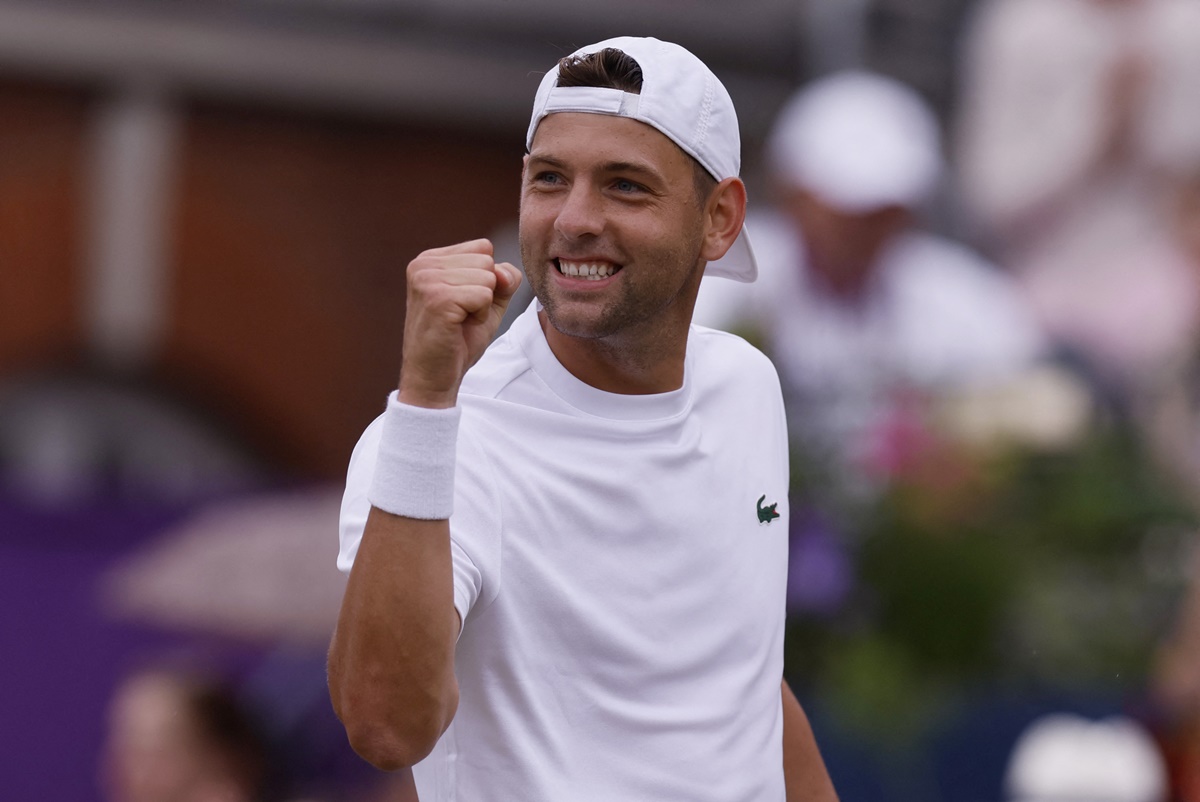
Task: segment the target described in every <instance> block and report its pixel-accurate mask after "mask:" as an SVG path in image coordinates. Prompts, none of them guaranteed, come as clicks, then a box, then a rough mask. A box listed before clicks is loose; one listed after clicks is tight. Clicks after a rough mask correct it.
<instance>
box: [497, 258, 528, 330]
mask: <svg viewBox="0 0 1200 802" xmlns="http://www.w3.org/2000/svg"><path fill="white" fill-rule="evenodd" d="M520 286H521V271H520V270H518V269H517V268H515V267H513V266H512V265H511V264H509V263H508V262H498V263H497V264H496V289H495V290H493V292H492V311H493V312H494V313H495V315H496V318H497V319H499V318H501V317H503V316H504V312H505V311H506V310H507V309H508V303H509V301H511V300H512V298H513V295H515V294H516V292H517V288H518V287H520Z"/></svg>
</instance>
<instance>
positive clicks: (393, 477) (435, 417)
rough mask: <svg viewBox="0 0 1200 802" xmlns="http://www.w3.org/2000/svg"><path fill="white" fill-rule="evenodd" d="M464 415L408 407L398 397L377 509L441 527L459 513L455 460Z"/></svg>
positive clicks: (379, 468)
mask: <svg viewBox="0 0 1200 802" xmlns="http://www.w3.org/2000/svg"><path fill="white" fill-rule="evenodd" d="M461 417H462V410H461V409H459V408H458V407H450V408H449V409H428V408H426V407H414V406H410V405H408V404H403V403H401V402H400V401H399V400H397V398H396V392H395V391H393V392H392V394H391V395H389V396H388V403H387V411H386V412H384V413H383V434H382V436H381V437H380V440H379V456H378V458H377V459H376V461H375V476H374V477H373V478H372V480H371V489H370V491H369V492H368V494H367V498H368V499H370V501H371V505H372V506H374V507H378V508H379V509H381V510H383V511H384V512H390V513H392V514H393V515H403V516H404V517H406V518H420V519H423V520H427V521H436V520H440V519H442V518H449V517H450V513H451V512H452V511H453V508H454V455H455V447H456V445H457V442H458V421H459V418H461Z"/></svg>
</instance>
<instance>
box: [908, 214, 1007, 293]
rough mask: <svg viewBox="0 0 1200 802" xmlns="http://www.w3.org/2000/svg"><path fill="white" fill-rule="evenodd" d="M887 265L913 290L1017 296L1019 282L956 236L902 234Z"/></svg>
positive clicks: (919, 232)
mask: <svg viewBox="0 0 1200 802" xmlns="http://www.w3.org/2000/svg"><path fill="white" fill-rule="evenodd" d="M888 266H889V269H890V270H893V271H895V273H896V277H897V278H898V279H901V280H902V282H903V283H904V284H905V285H906V286H909V287H911V288H912V289H913V290H914V291H917V290H920V291H922V292H935V291H937V290H941V291H942V292H943V293H947V294H949V293H953V294H954V295H956V296H958V297H959V299H960V300H961V299H962V297H963V296H964V295H965V296H967V297H968V298H976V297H977V298H979V300H981V301H986V300H994V298H992V297H991V296H1002V297H1008V296H1015V295H1016V294H1017V288H1016V284H1015V283H1014V282H1013V281H1012V279H1011V278H1010V277H1009V276H1008V274H1007V273H1005V272H1004V271H1003V269H1001V268H1000V267H999V266H997V265H995V264H993V263H992V262H989V261H988V260H987V259H985V258H983V256H981V255H980V254H979V253H978V252H976V251H974V250H972V249H971V248H969V247H967V246H966V245H962V244H960V243H958V242H954V241H953V240H948V239H945V238H943V237H939V236H935V235H933V234H929V233H926V232H922V231H913V232H910V233H908V234H905V235H904V236H903V237H901V238H900V239H899V240H898V241H897V243H896V245H895V246H894V247H893V248H892V249H891V252H890V253H889V254H888Z"/></svg>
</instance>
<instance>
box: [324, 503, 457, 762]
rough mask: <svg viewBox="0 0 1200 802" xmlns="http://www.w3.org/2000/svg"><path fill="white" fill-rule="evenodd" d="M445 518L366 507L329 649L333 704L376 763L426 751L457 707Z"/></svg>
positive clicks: (351, 734)
mask: <svg viewBox="0 0 1200 802" xmlns="http://www.w3.org/2000/svg"><path fill="white" fill-rule="evenodd" d="M452 577H453V572H452V568H451V558H450V535H449V524H448V522H447V521H445V520H438V521H421V520H415V519H411V518H403V517H399V516H396V515H391V514H388V513H386V512H383V511H381V510H378V509H372V510H371V512H370V515H369V517H368V519H367V525H366V529H365V531H364V533H363V537H362V542H361V544H360V546H359V550H358V555H357V557H356V559H355V562H354V568H353V569H352V570H351V572H350V580H349V583H348V585H347V588H346V595H345V597H344V599H343V601H342V609H341V614H340V616H339V618H338V625H337V631H336V633H335V635H334V639H333V643H332V646H331V648H330V653H329V689H330V696H331V698H332V700H333V706H334V709H335V711H336V712H337V714H338V717H339V718H340V719H341V720H342V723H343V724H344V725H345V727H346V732H347V735H348V736H349V739H350V742H351V744H352V745H353V746H354V749H355V751H357V752H358V753H359V754H360V755H362V757H364V758H365V759H366V760H368V761H369V762H371V763H372V764H374V765H376V766H377V767H379V768H382V769H396V768H399V767H402V766H408V765H412V764H413V763H415V762H417V761H418V760H420V759H421V758H423V757H424V756H425V755H426V754H428V752H429V751H430V750H431V749H432V748H433V745H434V744H435V743H436V742H437V739H438V738H439V737H440V736H441V734H442V733H443V732H444V731H445V729H446V727H447V726H449V723H450V720H451V719H452V718H453V716H454V712H455V709H456V707H457V704H458V687H457V683H456V682H455V678H454V644H455V641H456V639H457V635H458V627H459V623H458V615H457V613H456V612H455V610H454V590H453V578H452Z"/></svg>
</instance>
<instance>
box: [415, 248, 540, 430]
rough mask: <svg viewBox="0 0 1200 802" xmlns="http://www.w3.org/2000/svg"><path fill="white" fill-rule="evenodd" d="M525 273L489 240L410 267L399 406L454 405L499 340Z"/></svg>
mask: <svg viewBox="0 0 1200 802" xmlns="http://www.w3.org/2000/svg"><path fill="white" fill-rule="evenodd" d="M520 284H521V271H519V270H518V269H517V268H515V267H514V266H512V265H510V264H508V263H507V262H502V263H499V264H497V263H496V262H495V261H494V260H493V251H492V243H491V242H489V241H488V240H486V239H477V240H472V241H470V242H463V243H459V244H458V245H450V246H447V247H445V248H434V249H432V250H428V251H425V252H424V253H422V254H421V255H420V256H418V257H417V258H416V259H414V260H412V261H411V262H409V265H408V313H407V317H406V319H405V323H404V356H403V363H402V365H401V368H400V389H399V400H400V401H402V402H403V403H406V404H411V405H413V406H421V407H433V408H446V407H452V406H454V404H455V401H456V400H457V398H458V387H459V385H460V384H461V383H462V379H463V376H464V375H465V374H466V372H467V369H468V368H469V367H471V366H472V365H474V364H475V362H476V361H477V360H478V359H479V357H481V356H482V355H483V351H484V349H485V348H487V346H488V344H489V343H490V342H491V341H492V337H493V336H495V334H496V329H497V328H498V327H499V326H500V319H501V318H502V317H504V311H505V310H506V309H507V308H508V302H509V301H510V300H511V299H512V296H513V293H515V292H516V291H517V287H519V286H520Z"/></svg>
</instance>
